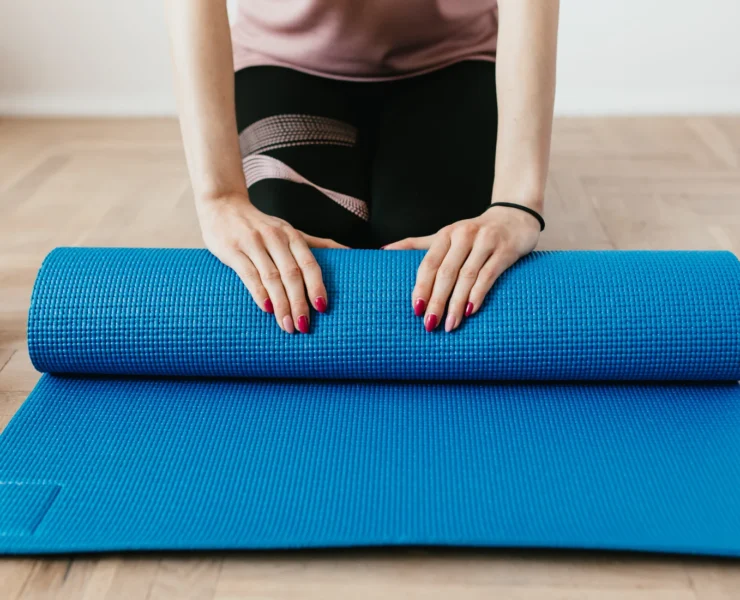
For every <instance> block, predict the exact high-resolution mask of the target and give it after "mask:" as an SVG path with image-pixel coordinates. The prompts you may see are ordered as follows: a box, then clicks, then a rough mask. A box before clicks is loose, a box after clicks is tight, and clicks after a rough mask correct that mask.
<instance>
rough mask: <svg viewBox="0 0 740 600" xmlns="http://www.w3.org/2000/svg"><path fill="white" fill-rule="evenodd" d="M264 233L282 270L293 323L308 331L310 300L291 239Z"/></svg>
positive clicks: (270, 251)
mask: <svg viewBox="0 0 740 600" xmlns="http://www.w3.org/2000/svg"><path fill="white" fill-rule="evenodd" d="M262 235H263V238H262V239H263V240H264V242H265V247H266V248H267V251H268V252H269V254H270V257H271V258H272V260H273V262H274V263H275V266H276V267H277V268H278V271H280V277H281V280H282V283H283V288H284V289H285V293H286V294H287V296H288V301H289V302H290V312H291V314H292V316H293V323H295V326H296V328H297V329H298V331H300V332H301V333H308V325H309V321H308V302H306V288H305V282H304V280H303V273H302V272H301V268H300V267H299V266H298V263H296V261H295V257H294V256H293V253H292V252H291V247H290V241H288V239H287V238H286V237H283V236H284V234H281V233H279V232H269V231H268V232H265V233H263V234H262ZM296 237H297V234H296Z"/></svg>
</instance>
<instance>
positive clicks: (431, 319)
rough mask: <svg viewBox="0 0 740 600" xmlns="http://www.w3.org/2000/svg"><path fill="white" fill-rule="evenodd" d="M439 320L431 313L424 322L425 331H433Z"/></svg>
mask: <svg viewBox="0 0 740 600" xmlns="http://www.w3.org/2000/svg"><path fill="white" fill-rule="evenodd" d="M438 320H439V318H438V317H437V315H435V314H434V313H429V314H428V315H427V318H426V320H425V321H424V329H426V330H427V331H432V330H433V329H434V328H435V327H436V326H437V321H438Z"/></svg>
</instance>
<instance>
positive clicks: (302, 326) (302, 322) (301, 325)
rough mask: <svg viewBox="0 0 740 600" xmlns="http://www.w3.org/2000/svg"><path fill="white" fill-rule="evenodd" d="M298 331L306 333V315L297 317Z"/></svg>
mask: <svg viewBox="0 0 740 600" xmlns="http://www.w3.org/2000/svg"><path fill="white" fill-rule="evenodd" d="M298 331H300V332H301V333H308V317H307V316H306V315H301V316H300V317H298Z"/></svg>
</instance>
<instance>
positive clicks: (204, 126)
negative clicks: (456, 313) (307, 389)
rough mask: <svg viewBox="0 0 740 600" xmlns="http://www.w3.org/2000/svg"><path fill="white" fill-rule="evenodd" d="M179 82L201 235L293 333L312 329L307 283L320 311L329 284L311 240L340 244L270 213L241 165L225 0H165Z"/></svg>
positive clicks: (318, 243)
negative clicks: (255, 201)
mask: <svg viewBox="0 0 740 600" xmlns="http://www.w3.org/2000/svg"><path fill="white" fill-rule="evenodd" d="M167 16H168V27H169V32H170V46H171V50H172V58H173V65H174V74H175V89H176V93H177V100H178V112H179V115H180V127H181V130H182V137H183V143H184V146H185V155H186V158H187V164H188V171H189V173H190V179H191V183H192V186H193V192H194V195H195V205H196V210H197V212H198V219H199V221H200V225H201V230H202V232H203V240H204V242H205V244H206V246H207V247H208V249H209V250H210V251H211V252H212V253H213V254H214V255H215V256H216V257H217V258H219V260H221V262H223V263H224V264H226V265H227V266H229V267H231V268H232V269H233V270H234V271H236V273H237V274H238V275H239V277H240V278H241V280H242V281H243V282H244V284H245V285H246V287H247V289H248V290H249V292H250V294H251V296H252V298H253V299H254V301H255V302H256V303H257V305H258V306H259V307H260V308H261V309H262V310H263V311H265V312H268V313H273V312H274V314H275V317H276V319H277V322H278V325H279V326H280V327H281V328H282V329H283V330H285V331H287V332H289V333H292V332H293V331H294V326H297V327H298V329H299V330H300V331H303V332H306V331H308V314H309V310H308V303H307V302H306V288H307V289H308V293H309V297H310V298H311V299H312V304H313V305H314V307H315V308H316V309H317V310H322V311H323V310H325V309H326V301H327V296H326V288H325V287H324V284H323V281H322V277H321V270H320V268H319V265H318V263H317V262H316V260H315V258H314V257H313V254H312V253H311V251H310V249H309V244H311V245H313V246H324V247H338V246H339V245H338V244H336V243H334V242H331V241H330V240H321V239H318V238H313V237H312V236H308V235H306V234H303V233H301V232H299V231H297V230H295V229H293V227H291V226H290V225H289V224H288V223H286V222H285V221H283V220H281V219H277V218H275V217H271V216H268V215H265V214H264V213H262V212H260V211H259V210H257V209H256V208H255V207H254V206H253V205H252V204H251V202H250V201H249V194H248V192H247V185H246V181H245V178H244V173H243V171H242V164H241V155H240V151H239V140H238V136H237V126H236V116H235V115H236V112H235V108H234V71H233V60H232V55H231V35H230V31H229V23H228V16H227V12H226V0H167Z"/></svg>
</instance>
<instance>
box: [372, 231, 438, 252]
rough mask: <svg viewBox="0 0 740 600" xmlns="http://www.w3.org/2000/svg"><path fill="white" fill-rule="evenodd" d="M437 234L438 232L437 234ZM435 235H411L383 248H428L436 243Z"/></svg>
mask: <svg viewBox="0 0 740 600" xmlns="http://www.w3.org/2000/svg"><path fill="white" fill-rule="evenodd" d="M435 235H436V234H435ZM435 235H426V236H424V237H415V238H414V237H410V238H406V239H405V240H399V241H397V242H393V243H392V244H386V245H385V246H383V247H382V248H383V250H426V249H427V248H430V247H431V245H432V244H433V243H434V237H435Z"/></svg>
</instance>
